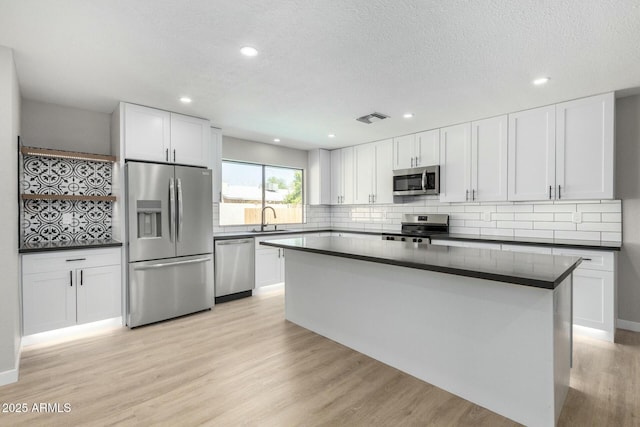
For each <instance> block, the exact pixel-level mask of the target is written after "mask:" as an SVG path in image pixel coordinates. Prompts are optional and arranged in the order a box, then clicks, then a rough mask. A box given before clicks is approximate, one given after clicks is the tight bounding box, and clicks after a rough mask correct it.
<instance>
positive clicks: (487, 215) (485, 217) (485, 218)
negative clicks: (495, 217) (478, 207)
mask: <svg viewBox="0 0 640 427" xmlns="http://www.w3.org/2000/svg"><path fill="white" fill-rule="evenodd" d="M482 220H483V221H487V222H489V221H491V212H482Z"/></svg>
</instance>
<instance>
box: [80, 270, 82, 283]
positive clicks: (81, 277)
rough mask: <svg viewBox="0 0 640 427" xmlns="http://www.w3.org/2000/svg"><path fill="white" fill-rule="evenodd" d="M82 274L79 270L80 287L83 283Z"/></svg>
mask: <svg viewBox="0 0 640 427" xmlns="http://www.w3.org/2000/svg"><path fill="white" fill-rule="evenodd" d="M82 273H83V270H80V286H82V282H83V279H82Z"/></svg>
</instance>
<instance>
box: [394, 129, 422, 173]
mask: <svg viewBox="0 0 640 427" xmlns="http://www.w3.org/2000/svg"><path fill="white" fill-rule="evenodd" d="M415 140H416V136H415V135H414V134H411V135H404V136H399V137H397V138H393V169H394V170H397V169H409V168H412V167H414V166H413V165H414V163H415V159H416V156H415Z"/></svg>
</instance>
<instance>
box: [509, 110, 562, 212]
mask: <svg viewBox="0 0 640 427" xmlns="http://www.w3.org/2000/svg"><path fill="white" fill-rule="evenodd" d="M555 119H556V107H555V106H553V105H552V106H549V107H542V108H536V109H533V110H527V111H520V112H518V113H513V114H509V166H508V168H509V188H508V191H509V198H508V199H509V200H545V199H547V200H549V199H552V198H554V197H555V192H554V189H555Z"/></svg>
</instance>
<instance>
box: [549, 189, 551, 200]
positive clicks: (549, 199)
mask: <svg viewBox="0 0 640 427" xmlns="http://www.w3.org/2000/svg"><path fill="white" fill-rule="evenodd" d="M549 200H551V186H549Z"/></svg>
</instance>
